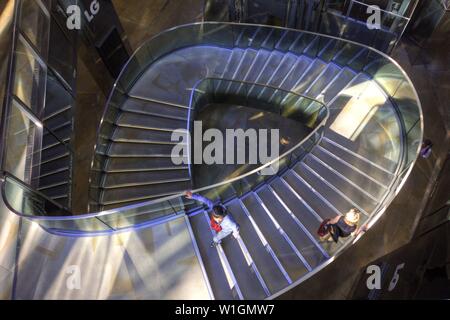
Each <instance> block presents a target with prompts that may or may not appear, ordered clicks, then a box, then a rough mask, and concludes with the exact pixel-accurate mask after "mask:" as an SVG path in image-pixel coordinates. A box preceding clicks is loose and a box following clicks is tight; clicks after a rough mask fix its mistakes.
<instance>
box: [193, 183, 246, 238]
mask: <svg viewBox="0 0 450 320" xmlns="http://www.w3.org/2000/svg"><path fill="white" fill-rule="evenodd" d="M185 196H186V198H188V199H194V200H197V201H199V202H201V203H204V204H206V205H207V206H208V208H209V210H210V211H212V215H211V220H210V226H211V229H212V230H214V231H215V232H216V235H215V236H214V238H213V241H212V242H211V247H215V246H217V245H218V244H220V243H221V242H222V239H223V238H225V237H227V236H229V235H230V234H233V236H234V238H235V239H237V237H238V236H239V225H238V224H237V223H236V221H234V218H233V217H232V215H231V214H229V213H228V212H227V210H226V208H225V207H224V206H222V205H214V203H213V202H212V201H211V200H210V199H208V198H206V197H203V196H201V195H199V194H193V193H192V192H191V191H186V193H185Z"/></svg>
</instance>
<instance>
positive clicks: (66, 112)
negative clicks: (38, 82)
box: [42, 72, 75, 142]
mask: <svg viewBox="0 0 450 320" xmlns="http://www.w3.org/2000/svg"><path fill="white" fill-rule="evenodd" d="M74 103H75V101H74V99H73V97H72V95H71V94H70V93H69V92H67V90H66V88H65V87H64V86H62V85H61V83H60V82H59V80H58V79H57V78H56V77H55V76H54V75H53V74H52V73H51V72H48V76H47V89H46V99H45V108H44V112H43V117H42V122H43V123H44V126H45V127H46V128H48V129H49V130H51V131H53V132H54V133H55V134H56V135H57V136H58V138H59V139H61V140H62V141H64V142H69V141H70V137H71V134H72V130H63V127H66V126H68V127H69V129H71V128H72V123H73V106H74Z"/></svg>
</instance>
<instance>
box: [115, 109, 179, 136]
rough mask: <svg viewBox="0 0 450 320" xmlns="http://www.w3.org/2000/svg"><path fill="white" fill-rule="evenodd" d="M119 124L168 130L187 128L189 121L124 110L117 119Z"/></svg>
mask: <svg viewBox="0 0 450 320" xmlns="http://www.w3.org/2000/svg"><path fill="white" fill-rule="evenodd" d="M117 125H118V126H123V127H131V128H142V129H159V130H166V131H173V130H176V129H183V130H186V128H187V123H186V121H183V120H175V119H168V118H164V117H157V116H150V115H144V114H136V113H130V112H124V113H123V114H121V115H120V116H119V119H118V120H117Z"/></svg>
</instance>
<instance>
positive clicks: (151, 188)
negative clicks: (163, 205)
mask: <svg viewBox="0 0 450 320" xmlns="http://www.w3.org/2000/svg"><path fill="white" fill-rule="evenodd" d="M190 187H191V183H190V181H182V182H173V183H163V184H158V185H146V186H134V187H125V188H119V189H106V190H104V191H103V192H102V201H101V203H102V204H105V205H106V204H113V203H121V202H131V201H134V200H144V199H152V198H158V197H162V196H166V195H170V194H177V193H182V192H184V191H185V190H188V189H190Z"/></svg>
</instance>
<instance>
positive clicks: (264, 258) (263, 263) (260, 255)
mask: <svg viewBox="0 0 450 320" xmlns="http://www.w3.org/2000/svg"><path fill="white" fill-rule="evenodd" d="M227 209H228V210H229V212H230V213H231V214H232V216H233V217H234V219H235V220H236V222H237V223H238V224H239V226H240V231H239V234H240V236H241V238H242V240H243V241H244V243H245V245H246V247H247V250H248V251H249V253H250V256H251V257H252V260H253V262H254V263H255V264H256V266H257V268H258V270H259V272H260V273H261V276H262V278H263V279H264V281H265V283H266V284H267V287H268V289H269V291H270V292H271V293H275V292H277V291H279V290H281V289H282V288H284V287H285V286H286V285H288V282H287V280H286V278H285V277H284V275H283V273H282V272H281V270H280V269H279V267H278V266H277V264H276V262H275V261H274V259H273V257H272V256H271V255H270V253H269V252H268V251H267V250H266V248H265V247H264V245H263V244H262V242H261V240H260V239H259V237H258V234H257V232H256V230H255V229H254V227H253V224H252V222H251V221H250V219H249V218H248V217H247V215H246V214H245V212H244V210H243V209H242V207H241V205H240V203H239V200H236V201H233V202H231V203H229V204H227Z"/></svg>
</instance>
